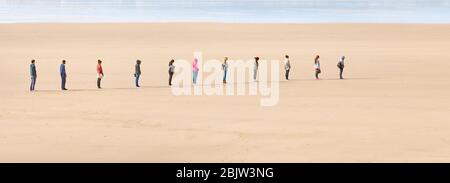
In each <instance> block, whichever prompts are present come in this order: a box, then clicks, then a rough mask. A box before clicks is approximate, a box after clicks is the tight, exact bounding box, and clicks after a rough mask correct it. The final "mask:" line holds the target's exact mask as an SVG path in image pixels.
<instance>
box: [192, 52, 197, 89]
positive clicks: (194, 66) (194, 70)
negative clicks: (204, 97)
mask: <svg viewBox="0 0 450 183" xmlns="http://www.w3.org/2000/svg"><path fill="white" fill-rule="evenodd" d="M197 76H198V59H196V58H194V61H193V62H192V83H194V84H197Z"/></svg>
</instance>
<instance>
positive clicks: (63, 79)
mask: <svg viewBox="0 0 450 183" xmlns="http://www.w3.org/2000/svg"><path fill="white" fill-rule="evenodd" d="M59 74H60V75H61V90H67V89H66V78H67V73H66V60H62V63H61V65H60V66H59Z"/></svg>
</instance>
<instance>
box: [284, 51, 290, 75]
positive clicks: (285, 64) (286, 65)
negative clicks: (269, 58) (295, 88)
mask: <svg viewBox="0 0 450 183" xmlns="http://www.w3.org/2000/svg"><path fill="white" fill-rule="evenodd" d="M284 70H285V71H286V80H289V71H290V70H291V62H290V61H289V55H286V56H285V59H284Z"/></svg>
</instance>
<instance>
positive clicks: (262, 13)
mask: <svg viewBox="0 0 450 183" xmlns="http://www.w3.org/2000/svg"><path fill="white" fill-rule="evenodd" d="M98 22H100V23H110V22H117V23H123V22H130V23H134V22H136V23H137V22H144V23H145V22H224V23H432V24H447V23H450V0H0V23H98Z"/></svg>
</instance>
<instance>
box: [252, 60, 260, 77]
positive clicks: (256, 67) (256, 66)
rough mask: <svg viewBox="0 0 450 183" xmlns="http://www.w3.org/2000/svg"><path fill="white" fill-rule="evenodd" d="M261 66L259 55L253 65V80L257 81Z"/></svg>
mask: <svg viewBox="0 0 450 183" xmlns="http://www.w3.org/2000/svg"><path fill="white" fill-rule="evenodd" d="M258 67H259V57H255V63H254V65H253V80H254V81H256V79H257V76H258V75H257V74H258Z"/></svg>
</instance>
